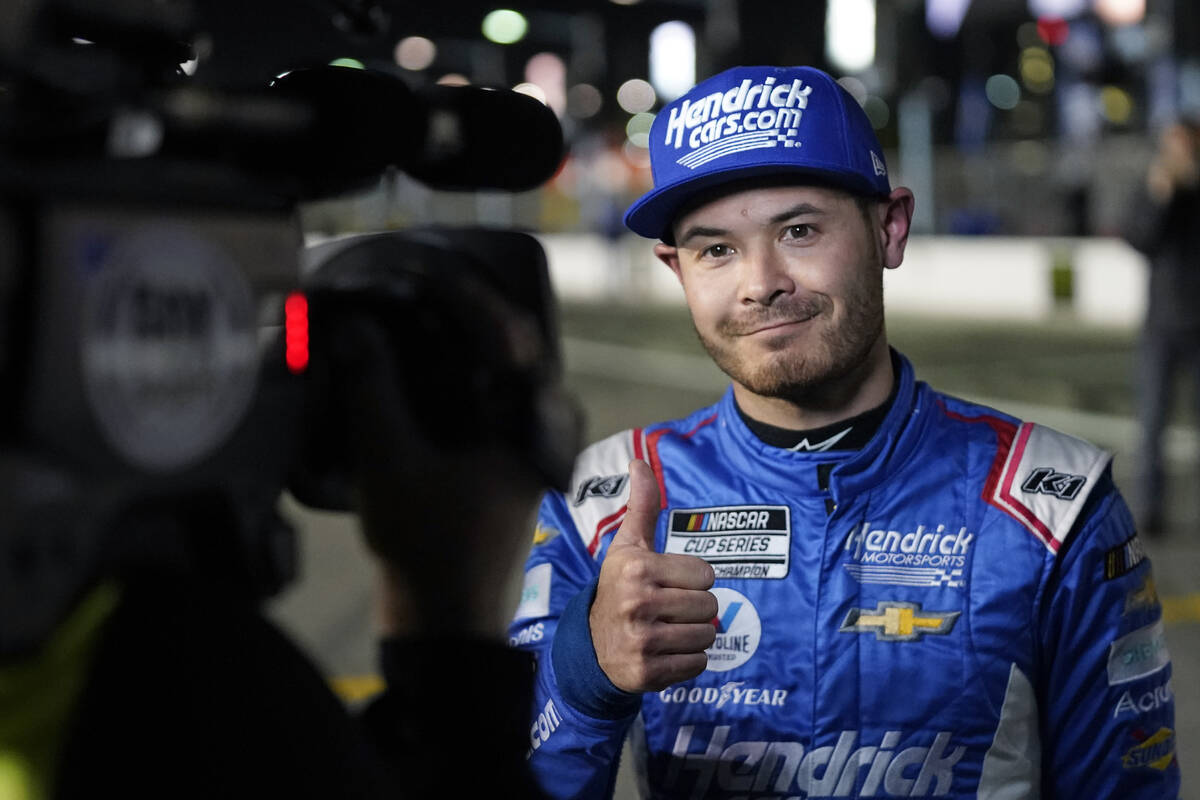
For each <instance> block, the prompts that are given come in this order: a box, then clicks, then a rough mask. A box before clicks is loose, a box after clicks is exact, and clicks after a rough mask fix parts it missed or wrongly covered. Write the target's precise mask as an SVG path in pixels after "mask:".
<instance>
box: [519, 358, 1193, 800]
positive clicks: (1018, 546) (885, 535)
mask: <svg viewBox="0 0 1200 800" xmlns="http://www.w3.org/2000/svg"><path fill="white" fill-rule="evenodd" d="M896 363H898V364H899V365H900V368H899V371H898V374H897V381H898V387H897V393H896V397H895V400H894V402H893V404H892V407H891V409H890V411H889V412H888V414H887V416H886V417H885V418H884V421H883V423H882V424H881V426H880V428H879V430H878V431H877V433H876V434H875V436H874V437H873V438H872V439H871V441H870V442H869V443H868V444H867V445H866V446H865V447H864V448H863V449H861V450H858V451H849V452H844V453H837V452H824V453H813V452H795V451H791V450H784V449H780V448H775V447H771V446H769V445H766V444H764V443H762V442H761V441H760V440H758V439H757V438H756V437H755V436H754V434H752V433H751V432H750V430H749V429H748V428H747V427H746V425H745V423H744V422H743V421H742V420H741V419H740V418H739V416H738V413H737V409H736V407H735V405H734V400H733V395H732V391H728V392H726V394H725V395H724V397H723V398H722V399H721V400H720V401H719V402H718V403H716V404H715V405H714V406H711V407H709V408H706V409H703V410H700V411H697V412H696V413H694V414H692V415H691V416H690V417H688V418H686V419H683V420H678V421H674V422H668V423H663V424H658V425H652V426H650V427H647V428H645V429H638V430H631V431H624V432H622V433H619V434H616V435H614V436H611V437H609V438H607V439H605V440H603V441H601V442H598V443H596V444H594V445H592V446H591V447H589V448H588V449H587V450H586V451H584V453H583V454H581V456H580V458H579V460H578V462H577V465H576V471H575V475H574V477H573V478H572V484H571V488H570V492H569V494H561V493H551V494H548V495H547V496H546V498H545V499H544V501H543V503H542V506H541V510H540V515H539V520H538V525H537V529H536V532H535V536H534V546H533V548H532V551H531V554H530V556H529V559H528V562H527V565H526V575H525V586H524V591H523V594H522V600H521V605H520V606H519V608H518V609H517V613H516V617H515V620H514V622H513V624H512V627H511V629H510V641H511V643H512V644H514V645H515V646H518V647H521V648H524V649H527V650H531V651H533V652H534V653H535V654H536V656H537V659H538V673H537V681H536V688H535V702H534V712H533V719H532V724H531V728H530V763H531V766H532V768H533V770H534V772H535V773H536V774H537V776H538V779H539V781H540V783H541V785H542V786H543V788H544V790H545V791H546V792H547V793H548V794H550V795H551V796H554V797H564V798H566V797H571V798H590V797H605V796H608V795H609V794H611V792H612V785H613V781H614V777H615V773H616V769H617V761H618V757H619V754H620V750H621V745H622V742H623V740H624V738H625V736H626V734H627V733H630V732H631V735H632V741H631V743H632V745H633V751H634V753H635V755H636V756H637V759H638V762H639V763H638V764H637V767H638V772H639V778H640V780H641V782H642V785H643V793H644V794H647V795H648V796H651V797H723V798H735V797H737V798H767V797H771V798H787V797H859V796H862V797H959V798H965V797H978V798H1023V799H1028V798H1036V797H1041V798H1085V797H1086V798H1110V797H1111V798H1118V797H1119V798H1156V800H1158V799H1161V798H1175V797H1177V796H1178V793H1179V780H1180V778H1179V766H1178V762H1177V759H1176V757H1175V732H1174V704H1173V694H1172V688H1171V665H1170V656H1169V654H1168V651H1167V647H1166V643H1165V641H1164V637H1163V627H1162V609H1161V606H1160V604H1159V601H1158V597H1157V595H1156V593H1155V588H1154V580H1153V577H1152V574H1151V567H1150V563H1149V561H1148V560H1147V559H1146V558H1145V556H1144V553H1143V551H1142V548H1141V546H1140V543H1139V540H1138V537H1137V535H1136V533H1135V531H1134V527H1133V522H1132V520H1131V518H1130V514H1129V511H1128V510H1127V508H1126V506H1125V503H1124V501H1123V500H1122V498H1121V496H1120V495H1119V494H1118V492H1117V490H1116V488H1115V487H1114V485H1113V482H1112V477H1111V473H1110V469H1109V462H1110V456H1109V455H1108V454H1107V453H1105V452H1103V451H1101V450H1099V449H1097V448H1095V447H1093V446H1092V445H1090V444H1088V443H1086V442H1083V441H1080V440H1078V439H1074V438H1072V437H1069V436H1066V435H1064V434H1061V433H1058V432H1056V431H1053V430H1050V429H1048V428H1045V427H1043V426H1040V425H1035V424H1032V423H1028V422H1020V421H1018V420H1016V419H1014V418H1012V417H1009V416H1006V415H1004V414H1001V413H998V412H996V411H994V410H992V409H989V408H985V407H982V406H978V405H974V404H971V403H967V402H964V401H962V400H959V399H955V398H952V397H949V396H946V395H942V394H939V393H937V392H935V391H933V390H932V389H930V388H929V387H928V386H927V385H925V384H923V383H918V382H916V381H915V380H914V377H913V371H912V367H911V365H910V364H909V363H908V362H907V360H905V359H903V358H902V357H899V358H897V359H896ZM634 457H638V458H642V459H644V460H646V461H647V462H648V463H649V464H650V466H651V467H652V469H653V471H654V474H655V476H656V478H657V480H658V484H659V489H660V492H661V499H662V510H661V511H660V513H659V516H658V524H657V531H656V537H655V542H656V548H657V549H658V550H660V551H664V552H672V553H691V554H694V555H697V556H700V557H701V558H704V559H706V560H707V561H709V563H711V564H712V565H713V568H714V571H715V573H716V576H717V578H716V584H715V586H714V588H713V590H712V591H713V593H714V594H715V595H716V597H717V600H718V603H719V612H718V615H717V617H716V618H715V619H714V620H713V624H714V625H715V626H716V627H717V637H716V641H715V643H714V645H713V647H712V648H711V649H710V650H709V651H708V657H709V662H708V669H707V670H706V671H705V672H703V673H702V674H700V675H699V676H698V677H696V678H694V679H692V680H689V681H686V682H684V683H680V684H678V685H675V686H671V687H668V688H666V689H663V690H662V691H660V692H654V693H647V694H644V695H633V694H628V693H625V692H623V691H621V690H620V689H617V688H616V687H615V686H613V685H612V683H611V682H609V681H608V679H607V677H606V676H605V675H604V673H603V672H602V671H601V670H600V668H599V665H598V664H597V662H596V655H595V650H594V648H593V647H592V643H591V637H590V632H589V630H588V608H589V605H590V603H591V600H592V597H593V596H594V593H595V587H596V580H597V576H598V574H599V569H600V564H601V562H602V561H603V559H604V556H605V552H606V549H607V546H608V543H609V541H610V540H611V538H612V535H613V534H614V532H615V531H616V529H617V527H618V526H619V525H620V522H621V520H622V518H623V513H624V504H625V502H626V499H627V498H628V492H629V489H628V474H627V473H628V467H627V465H628V461H629V459H630V458H634Z"/></svg>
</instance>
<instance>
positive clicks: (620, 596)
mask: <svg viewBox="0 0 1200 800" xmlns="http://www.w3.org/2000/svg"><path fill="white" fill-rule="evenodd" d="M629 486H630V488H629V509H628V511H627V512H626V513H625V519H624V521H623V522H622V523H621V527H620V528H619V529H618V530H617V533H616V534H615V535H614V536H613V540H612V543H611V544H610V545H609V547H608V555H607V556H606V557H605V559H604V564H603V566H602V567H601V568H600V582H599V584H598V585H597V587H596V598H595V600H594V601H593V602H592V608H591V611H590V613H589V615H588V622H589V624H590V626H591V631H592V644H593V645H594V646H595V648H596V658H597V660H598V661H599V663H600V668H601V669H603V670H604V674H605V675H607V676H608V679H609V680H610V681H612V682H613V685H614V686H616V687H617V688H619V689H623V690H625V691H627V692H648V691H657V690H659V689H662V688H664V687H666V686H670V685H671V684H673V683H678V682H679V681H683V680H687V679H688V678H693V677H695V676H696V675H699V674H700V673H701V672H703V671H704V669H705V667H707V666H708V657H707V656H706V655H705V653H704V651H705V650H707V649H708V648H709V647H711V646H712V643H713V640H714V639H715V637H716V628H715V627H714V626H713V624H712V620H713V618H714V617H716V616H717V598H716V597H714V596H713V594H712V592H709V591H708V589H709V588H711V587H712V585H713V569H712V567H711V566H709V564H708V563H707V562H706V561H704V560H703V559H701V558H697V557H696V556H686V555H674V554H666V553H657V552H655V550H654V526H655V521H656V519H657V516H658V511H659V506H660V504H659V498H658V485H657V484H656V482H655V480H654V475H653V473H651V471H650V467H649V466H648V465H647V464H646V462H644V461H632V462H630V464H629Z"/></svg>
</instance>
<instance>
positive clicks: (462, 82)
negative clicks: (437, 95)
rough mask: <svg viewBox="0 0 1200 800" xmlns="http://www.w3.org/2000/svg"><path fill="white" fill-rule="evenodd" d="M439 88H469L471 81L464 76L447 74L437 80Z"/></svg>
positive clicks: (455, 73) (452, 73)
mask: <svg viewBox="0 0 1200 800" xmlns="http://www.w3.org/2000/svg"><path fill="white" fill-rule="evenodd" d="M437 82H438V85H439V86H470V85H471V80H470V79H469V78H468V77H467V76H466V75H460V74H459V73H457V72H447V73H446V74H445V75H443V76H442V77H440V78H438V79H437Z"/></svg>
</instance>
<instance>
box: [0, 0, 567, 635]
mask: <svg viewBox="0 0 1200 800" xmlns="http://www.w3.org/2000/svg"><path fill="white" fill-rule="evenodd" d="M335 5H336V4H335ZM348 8H349V6H348ZM351 10H353V11H355V13H354V14H349V15H343V18H357V19H369V18H370V15H365V16H364V14H363V13H361V12H362V9H359V8H353V9H351ZM6 14H7V15H8V16H9V17H10V19H9V20H8V21H7V22H6V23H5V24H4V25H0V309H2V311H0V379H2V385H3V387H4V391H3V392H2V393H0V407H2V409H3V413H2V414H0V519H3V520H4V522H3V527H2V528H0V655H6V656H7V655H14V654H20V653H22V652H25V651H28V650H29V649H30V648H33V647H35V646H36V645H37V644H38V643H39V642H41V641H43V640H44V639H45V638H46V637H47V636H48V634H49V633H50V632H51V631H52V630H53V629H54V627H55V626H56V625H57V624H58V623H59V622H61V621H62V619H63V618H64V616H65V615H66V614H67V612H68V611H69V609H70V608H71V607H72V605H73V603H75V602H76V601H77V600H78V598H79V597H80V596H81V594H82V593H83V592H84V591H85V590H86V589H87V588H88V587H89V586H92V585H94V584H95V583H96V582H97V581H98V580H101V579H103V578H105V577H106V576H122V575H128V574H134V573H137V572H138V571H140V570H163V571H167V572H169V571H170V570H172V569H183V568H186V569H190V570H200V571H202V572H205V573H207V574H211V575H216V576H219V577H220V580H221V581H222V585H223V586H226V587H228V590H229V591H230V592H231V593H234V592H242V593H245V594H246V595H247V596H251V597H264V596H269V595H270V594H272V593H274V592H275V591H277V590H278V589H279V588H281V587H282V586H283V585H285V584H286V583H287V582H288V580H289V579H291V577H292V576H293V574H294V570H295V567H294V563H293V561H294V557H293V555H292V552H293V547H292V531H291V529H290V527H289V525H288V524H287V523H286V522H285V521H284V520H283V519H282V518H281V517H280V516H279V514H278V513H277V511H276V507H277V503H278V500H279V497H280V494H281V492H282V491H283V490H285V489H289V488H290V490H291V491H292V492H293V493H294V494H295V495H296V496H297V497H298V498H299V499H300V500H301V501H303V502H305V503H308V504H311V505H315V506H319V507H323V508H332V509H348V508H350V507H351V505H352V497H351V489H350V484H351V478H350V476H351V474H352V472H353V470H354V469H355V464H354V463H353V461H354V454H353V453H352V452H351V451H350V449H349V448H347V447H346V446H345V430H346V426H345V419H344V418H342V417H343V415H344V413H345V409H344V408H342V407H340V406H339V404H338V403H337V402H336V401H334V400H332V399H331V398H332V397H333V396H334V395H335V394H336V393H335V392H333V391H332V389H333V388H334V385H333V383H332V382H334V381H336V380H337V375H338V374H339V368H338V365H337V363H335V362H336V359H337V358H338V357H339V356H338V353H339V352H340V350H339V348H338V347H337V346H336V343H337V340H338V337H339V335H340V333H339V332H340V330H341V329H342V328H341V326H342V325H344V324H345V322H346V321H347V320H350V319H354V318H356V317H363V316H366V317H369V318H371V319H373V320H375V321H377V322H378V324H379V325H380V326H381V328H382V329H383V330H385V331H386V332H387V334H388V341H389V345H390V346H391V348H392V350H393V355H394V365H395V373H396V374H397V375H399V376H400V378H401V380H402V381H403V382H404V385H405V390H406V391H405V396H406V397H408V398H410V400H411V405H412V408H411V412H412V414H413V417H414V419H415V420H416V421H417V423H418V424H419V425H420V428H421V430H422V431H424V432H426V433H427V434H428V436H429V437H430V439H431V440H432V441H433V442H435V443H436V444H437V445H438V446H440V447H445V448H456V447H466V446H467V445H468V442H467V441H466V440H467V438H468V437H467V436H465V435H464V433H463V432H464V430H467V428H466V427H465V426H464V425H463V424H462V423H463V422H464V421H467V420H469V421H470V427H469V430H470V437H469V438H470V440H471V441H472V442H475V443H478V441H479V439H480V437H482V438H484V439H485V440H486V439H493V440H495V441H497V442H504V443H507V444H510V445H511V446H512V447H513V448H514V449H516V450H517V451H519V452H520V453H522V454H523V457H524V458H526V459H527V460H528V463H529V464H530V465H532V466H533V467H535V468H536V469H537V470H538V472H539V474H540V475H542V476H543V477H544V479H545V480H546V482H547V484H548V485H563V484H565V482H566V480H567V478H568V475H569V470H570V464H571V461H572V459H573V457H574V455H575V450H576V446H577V442H578V425H577V420H576V416H575V412H574V407H573V405H572V404H571V402H570V401H569V400H568V399H567V398H566V397H565V395H564V394H563V393H562V391H561V388H560V387H559V383H558V380H559V372H560V366H559V356H558V351H557V346H556V329H555V325H556V322H555V317H554V312H553V304H552V300H551V297H550V294H549V284H548V276H547V270H546V263H545V258H544V254H543V253H542V251H541V249H540V247H539V246H538V244H537V242H536V241H535V240H534V239H533V238H532V237H530V236H527V235H525V234H522V233H517V232H512V231H489V230H483V229H465V228H459V229H448V228H446V229H439V228H429V229H421V230H405V231H402V232H392V233H381V234H373V235H365V236H355V237H348V238H345V239H340V240H335V241H332V242H329V243H326V244H324V245H321V246H319V247H316V248H312V249H310V250H308V251H306V250H305V249H304V247H303V244H302V233H301V229H300V225H299V222H298V213H297V210H298V207H299V206H300V204H301V203H302V202H304V201H306V200H310V199H314V198H321V197H329V196H332V195H336V194H340V193H343V192H346V191H349V190H352V189H355V188H359V187H362V186H365V185H368V184H370V183H371V182H373V181H377V180H378V179H379V177H380V176H381V175H382V174H383V173H384V172H385V170H387V169H389V168H394V169H399V170H402V171H404V172H405V173H407V174H409V175H411V176H412V177H414V178H416V179H418V180H420V181H422V182H425V183H427V184H428V185H430V186H433V187H435V188H445V189H484V188H492V189H504V190H522V189H528V188H532V187H534V186H536V185H538V184H540V183H541V182H543V181H544V180H545V179H547V178H548V177H549V176H550V175H551V174H553V172H554V170H555V169H556V168H557V166H558V164H559V163H560V161H561V158H562V134H561V131H560V129H559V127H558V124H557V121H556V119H555V117H554V115H553V113H552V112H550V111H549V110H548V109H546V108H545V107H544V106H542V105H541V104H539V103H538V102H536V101H534V100H532V99H530V98H527V97H524V96H522V95H518V94H515V93H512V92H508V91H490V90H485V89H482V88H474V87H455V88H451V87H443V86H437V87H430V88H426V89H423V90H417V89H412V88H410V87H409V86H407V85H406V84H405V83H404V82H403V81H401V80H400V79H399V78H397V77H395V76H392V75H390V74H386V73H383V72H371V71H363V70H354V69H346V68H339V67H330V66H318V67H309V68H299V69H297V70H295V71H293V72H290V73H286V74H283V75H281V76H279V77H277V78H276V79H275V80H273V81H271V82H269V84H268V85H264V86H262V87H261V88H260V89H246V88H232V87H223V86H219V85H209V84H206V83H205V82H204V81H202V80H197V79H194V78H190V77H189V76H188V75H187V74H185V73H184V72H183V71H182V70H181V69H180V68H179V65H180V64H181V63H182V62H186V61H188V60H189V59H190V58H191V57H192V56H193V55H194V52H193V47H192V45H193V43H194V42H195V41H196V40H197V37H198V35H199V34H200V33H201V32H202V31H201V30H200V28H199V27H198V24H197V22H196V17H195V14H194V9H192V8H191V7H190V6H189V5H188V4H187V3H184V2H152V1H151V0H120V1H119V2H118V1H117V0H114V2H110V3H104V4H98V3H91V2H87V1H86V0H24V1H23V2H15V3H13V4H9V8H8V9H7V11H6ZM302 262H303V263H302ZM304 267H307V269H304ZM302 274H303V275H304V276H305V277H304V278H303V279H302Z"/></svg>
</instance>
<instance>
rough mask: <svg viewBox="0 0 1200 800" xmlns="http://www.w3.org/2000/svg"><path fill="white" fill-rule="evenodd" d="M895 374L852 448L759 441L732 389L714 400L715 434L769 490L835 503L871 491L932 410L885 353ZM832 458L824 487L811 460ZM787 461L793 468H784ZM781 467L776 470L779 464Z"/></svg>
mask: <svg viewBox="0 0 1200 800" xmlns="http://www.w3.org/2000/svg"><path fill="white" fill-rule="evenodd" d="M891 354H892V363H893V365H894V367H895V375H896V383H897V388H896V399H895V401H894V402H893V403H892V407H891V409H890V410H889V411H888V413H887V415H886V416H885V417H884V419H883V422H882V423H881V424H880V426H879V429H878V430H877V431H876V432H875V435H874V436H873V437H872V438H871V439H870V441H868V442H867V444H866V445H865V446H864V447H863V448H862V449H861V450H858V451H854V452H849V453H847V452H825V453H820V452H800V451H792V450H783V449H780V448H778V447H772V446H771V445H768V444H765V443H764V442H763V441H762V440H761V439H759V438H758V437H757V436H756V435H755V434H754V433H753V432H752V431H751V430H750V428H749V427H747V425H746V423H745V422H743V421H742V419H741V417H740V416H739V414H738V411H737V406H736V403H735V401H734V399H733V388H732V387H730V388H729V389H727V390H726V392H725V394H724V396H723V397H722V398H721V400H720V402H719V404H718V419H719V421H720V422H719V424H720V427H721V435H722V436H723V437H726V438H727V443H728V444H729V445H731V447H730V448H729V449H728V450H727V452H728V453H729V455H730V457H731V458H733V459H734V460H736V461H738V462H740V463H737V464H735V466H737V467H738V468H739V469H740V470H742V471H743V472H744V473H745V474H746V475H751V476H753V477H754V480H755V482H757V483H761V484H763V485H769V486H772V487H773V488H775V489H778V490H781V491H784V492H787V493H791V494H800V495H807V496H812V497H820V496H830V495H831V496H832V498H833V500H834V501H835V502H837V503H841V502H842V499H843V498H844V497H852V496H855V495H858V494H860V493H862V492H864V491H867V490H869V489H871V488H872V487H874V486H876V485H877V484H879V483H880V482H882V481H883V480H884V479H885V478H887V477H888V475H889V474H892V473H893V472H894V471H895V470H896V469H898V468H899V467H900V466H901V465H902V464H903V463H904V462H905V461H907V460H908V457H909V455H911V453H912V450H913V446H914V445H915V444H916V442H917V439H918V438H919V434H920V430H921V429H922V428H923V427H924V425H925V421H926V419H927V418H928V416H929V412H930V411H932V410H933V405H932V401H931V400H930V399H929V397H928V394H929V392H928V389H927V387H925V385H924V384H917V382H916V379H915V376H914V374H913V368H912V364H911V363H910V362H909V361H908V359H907V358H905V357H904V356H903V355H901V354H900V353H899V352H897V351H896V350H892V351H891ZM828 462H836V463H837V466H836V467H835V468H834V469H833V471H832V474H831V476H830V483H829V488H828V491H826V490H824V489H822V488H821V487H820V486H819V485H818V481H817V470H816V469H815V468H814V467H815V466H816V465H817V464H821V463H828ZM787 465H791V466H793V467H794V468H788V466H787ZM781 467H782V468H781Z"/></svg>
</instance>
